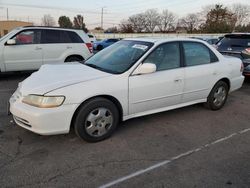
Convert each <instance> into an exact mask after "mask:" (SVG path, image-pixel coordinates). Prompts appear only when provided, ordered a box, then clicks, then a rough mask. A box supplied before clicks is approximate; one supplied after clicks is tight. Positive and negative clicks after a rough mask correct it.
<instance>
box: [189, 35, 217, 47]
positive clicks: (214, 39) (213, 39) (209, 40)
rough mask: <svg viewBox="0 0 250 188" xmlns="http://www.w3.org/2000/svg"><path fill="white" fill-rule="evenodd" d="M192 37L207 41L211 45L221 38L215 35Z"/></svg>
mask: <svg viewBox="0 0 250 188" xmlns="http://www.w3.org/2000/svg"><path fill="white" fill-rule="evenodd" d="M192 38H194V39H199V40H203V41H206V42H207V43H208V44H210V45H215V44H216V43H217V42H218V41H219V39H218V38H215V37H192Z"/></svg>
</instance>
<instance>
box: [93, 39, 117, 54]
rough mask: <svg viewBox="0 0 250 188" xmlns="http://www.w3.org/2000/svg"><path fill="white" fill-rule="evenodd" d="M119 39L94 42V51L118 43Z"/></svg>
mask: <svg viewBox="0 0 250 188" xmlns="http://www.w3.org/2000/svg"><path fill="white" fill-rule="evenodd" d="M118 41H119V39H115V38H112V39H111V38H110V39H104V40H101V41H96V42H94V50H98V51H100V50H102V49H104V48H106V47H108V46H110V45H112V44H114V43H116V42H118Z"/></svg>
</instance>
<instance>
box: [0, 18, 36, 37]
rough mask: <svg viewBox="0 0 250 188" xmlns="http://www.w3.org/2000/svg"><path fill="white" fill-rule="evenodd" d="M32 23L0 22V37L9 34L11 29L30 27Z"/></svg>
mask: <svg viewBox="0 0 250 188" xmlns="http://www.w3.org/2000/svg"><path fill="white" fill-rule="evenodd" d="M32 25H33V23H31V22H22V21H15V20H9V21H0V37H1V36H3V35H5V34H7V33H8V32H10V31H11V30H12V29H15V28H16V27H23V26H32Z"/></svg>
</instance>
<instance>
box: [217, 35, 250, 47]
mask: <svg viewBox="0 0 250 188" xmlns="http://www.w3.org/2000/svg"><path fill="white" fill-rule="evenodd" d="M218 46H219V47H221V48H229V47H230V48H233V47H242V48H249V47H250V35H229V36H226V37H224V38H223V39H222V40H221V41H220V42H219V43H218Z"/></svg>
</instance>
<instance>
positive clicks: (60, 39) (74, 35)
mask: <svg viewBox="0 0 250 188" xmlns="http://www.w3.org/2000/svg"><path fill="white" fill-rule="evenodd" d="M92 55H93V46H92V44H91V42H90V40H89V37H88V35H87V34H86V33H84V32H83V31H82V30H73V29H62V28H52V27H32V26H29V27H21V28H17V29H14V30H13V31H11V32H10V33H9V34H7V35H6V36H3V37H2V38H1V39H0V71H1V72H7V71H23V70H37V69H39V68H40V67H41V65H43V64H56V63H63V62H72V61H83V60H86V59H88V58H89V57H90V56H92Z"/></svg>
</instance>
